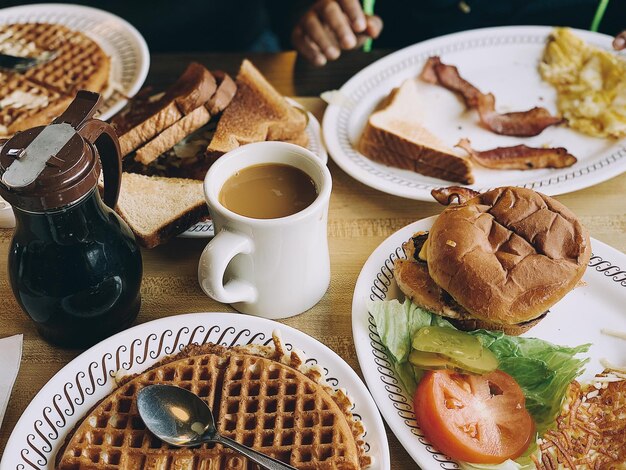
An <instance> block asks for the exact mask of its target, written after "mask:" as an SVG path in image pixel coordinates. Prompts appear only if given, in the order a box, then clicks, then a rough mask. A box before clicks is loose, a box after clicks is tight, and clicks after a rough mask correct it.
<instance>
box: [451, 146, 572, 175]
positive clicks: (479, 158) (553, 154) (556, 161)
mask: <svg viewBox="0 0 626 470" xmlns="http://www.w3.org/2000/svg"><path fill="white" fill-rule="evenodd" d="M456 147H460V148H462V149H463V150H465V151H466V152H467V153H468V154H469V156H470V158H471V159H472V160H474V161H475V162H476V163H478V164H479V165H481V166H484V167H487V168H494V169H496V170H534V169H536V168H566V167H568V166H572V165H573V164H574V163H576V161H577V160H576V157H574V156H573V155H571V154H570V153H568V152H567V149H565V148H563V147H556V148H535V147H527V146H526V145H515V146H513V147H497V148H495V149H491V150H484V151H482V152H479V151H477V150H474V149H473V148H472V147H471V145H470V141H469V140H468V139H461V140H460V141H459V143H458V144H456Z"/></svg>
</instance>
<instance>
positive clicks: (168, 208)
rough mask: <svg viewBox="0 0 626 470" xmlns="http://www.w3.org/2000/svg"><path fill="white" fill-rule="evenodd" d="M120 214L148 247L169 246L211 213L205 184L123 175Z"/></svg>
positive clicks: (118, 205)
mask: <svg viewBox="0 0 626 470" xmlns="http://www.w3.org/2000/svg"><path fill="white" fill-rule="evenodd" d="M115 210H116V212H117V213H118V214H119V215H120V216H121V217H122V219H124V221H125V222H126V223H127V224H128V225H129V227H130V228H131V230H132V231H133V233H134V234H135V237H136V238H137V241H138V242H139V244H140V245H142V246H144V247H146V248H153V247H155V246H157V245H160V244H162V243H165V242H166V241H168V240H169V239H170V238H172V237H175V236H176V235H178V234H180V233H182V232H184V231H185V230H187V229H188V228H189V227H190V226H191V225H193V224H195V223H196V222H198V221H199V220H200V219H202V218H203V217H205V216H207V215H208V214H209V210H208V207H207V205H206V202H205V199H204V191H203V189H202V181H197V180H190V179H185V178H166V177H160V176H144V175H139V174H135V173H122V184H121V188H120V196H119V199H118V201H117V206H116V207H115Z"/></svg>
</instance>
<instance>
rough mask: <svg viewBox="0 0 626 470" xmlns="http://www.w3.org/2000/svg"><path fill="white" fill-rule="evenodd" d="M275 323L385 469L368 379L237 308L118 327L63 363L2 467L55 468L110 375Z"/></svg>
mask: <svg viewBox="0 0 626 470" xmlns="http://www.w3.org/2000/svg"><path fill="white" fill-rule="evenodd" d="M275 329H280V331H281V333H282V338H283V341H284V343H285V345H286V347H287V349H289V350H291V347H292V345H293V346H295V347H296V348H298V349H300V350H302V351H304V353H305V354H306V356H307V358H308V359H307V360H306V363H307V364H319V365H320V366H322V367H323V369H324V372H325V376H326V380H327V382H328V383H329V384H330V385H331V386H332V387H334V388H340V387H341V388H344V389H346V391H347V393H348V395H349V396H350V397H352V399H353V400H354V402H355V406H354V409H353V410H352V413H353V415H354V416H355V418H356V419H360V420H362V422H363V424H364V426H365V429H366V434H365V437H364V441H365V443H366V444H365V447H366V451H367V454H368V455H370V456H371V457H372V459H373V461H374V463H373V465H372V467H371V468H372V470H383V469H388V468H389V466H390V463H389V462H390V461H389V446H388V444H387V435H386V434H385V428H384V426H383V421H382V419H381V417H380V414H379V412H378V410H377V409H376V405H375V404H374V402H373V400H372V397H371V396H370V394H369V393H368V391H367V389H366V388H365V385H363V382H362V381H361V379H359V377H358V376H357V375H356V373H355V372H354V371H353V370H352V368H351V367H350V366H349V365H348V364H346V363H345V362H344V361H343V359H341V358H340V357H339V356H337V354H335V353H334V352H333V351H331V350H330V349H329V348H327V347H326V346H324V345H323V344H321V343H320V342H319V341H317V340H315V339H313V338H311V337H310V336H308V335H306V334H304V333H302V332H300V331H298V330H296V329H294V328H291V327H289V326H286V325H282V324H280V323H277V322H274V321H271V320H265V319H263V318H257V317H251V316H247V315H242V314H236V313H194V314H188V315H176V316H172V317H168V318H162V319H160V320H155V321H151V322H148V323H144V324H142V325H139V326H136V327H134V328H131V329H129V330H126V331H123V332H121V333H119V334H117V335H115V336H112V337H111V338H108V339H106V340H104V341H102V342H101V343H99V344H97V345H96V346H94V347H92V348H91V349H89V350H87V351H86V352H84V353H83V354H81V355H80V356H78V357H77V358H76V359H74V360H73V361H72V362H70V363H69V364H68V365H67V366H65V367H64V368H63V369H61V370H60V371H59V372H58V373H57V374H56V375H55V376H54V377H52V379H50V381H49V382H48V383H47V384H46V385H45V386H44V387H43V388H42V389H41V391H40V392H39V393H38V394H37V395H36V396H35V398H33V401H32V402H31V403H30V405H28V408H26V410H25V411H24V413H23V414H22V416H21V417H20V419H19V421H18V422H17V424H16V425H15V429H13V432H12V433H11V436H10V437H9V440H8V442H7V446H6V450H5V453H4V456H3V458H2V461H1V462H0V470H19V469H24V468H29V469H35V470H43V469H53V467H54V456H55V454H56V452H57V451H58V450H59V448H60V447H61V445H62V444H63V442H64V440H65V437H66V435H67V433H68V432H69V431H70V430H72V428H73V427H74V426H75V425H76V424H77V423H78V422H79V421H80V420H82V418H83V417H84V416H85V414H87V412H88V411H89V410H90V409H91V408H92V407H93V406H94V405H96V403H98V402H99V401H100V400H102V399H103V398H104V397H106V396H107V395H108V394H109V393H110V392H111V391H112V390H113V389H114V388H115V386H114V379H113V375H114V373H115V372H116V371H120V370H121V371H123V372H124V373H126V372H128V371H130V372H132V373H136V372H140V371H142V370H145V369H147V368H148V367H150V366H151V365H152V364H154V363H155V362H157V361H158V360H159V358H161V357H163V356H165V355H168V354H172V353H175V352H178V351H179V350H181V349H182V348H183V346H185V345H187V344H190V343H192V342H197V343H201V344H202V343H205V342H208V341H210V342H213V343H217V344H222V345H224V346H232V345H236V344H249V343H257V344H259V343H263V344H267V343H269V342H271V338H272V331H273V330H275Z"/></svg>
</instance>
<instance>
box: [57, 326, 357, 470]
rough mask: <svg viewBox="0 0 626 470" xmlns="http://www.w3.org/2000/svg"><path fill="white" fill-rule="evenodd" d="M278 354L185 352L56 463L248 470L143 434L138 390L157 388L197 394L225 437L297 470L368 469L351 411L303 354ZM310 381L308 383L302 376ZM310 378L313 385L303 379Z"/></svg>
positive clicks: (229, 456)
mask: <svg viewBox="0 0 626 470" xmlns="http://www.w3.org/2000/svg"><path fill="white" fill-rule="evenodd" d="M274 339H275V345H276V346H275V348H271V349H270V348H265V349H264V348H257V349H258V350H256V351H251V350H250V349H249V348H231V349H226V348H223V347H221V346H216V345H211V344H208V345H203V346H197V345H192V346H188V347H187V348H186V349H185V350H184V351H183V352H182V353H180V354H178V355H176V356H174V357H170V358H166V359H165V360H164V361H162V362H161V363H159V364H157V365H156V366H155V367H153V368H152V369H150V370H148V371H146V372H144V373H142V374H139V375H137V376H135V377H133V378H130V379H129V380H128V381H126V382H125V383H124V384H122V385H121V386H120V387H118V388H117V389H116V390H115V391H114V392H113V393H112V394H111V395H109V396H108V397H107V398H105V399H104V400H103V401H102V402H100V403H99V404H98V405H97V406H96V407H95V408H94V409H93V410H92V411H91V412H90V414H89V415H88V416H87V417H86V418H84V420H83V421H82V422H81V423H80V424H79V425H78V426H77V428H75V430H74V431H73V432H72V433H70V435H69V437H68V439H67V440H66V442H65V445H64V447H63V448H62V449H61V450H60V452H59V453H58V454H57V458H56V464H57V466H56V468H57V469H58V470H70V469H71V470H80V469H108V470H114V469H115V470H117V469H128V470H130V469H133V470H134V469H156V468H158V469H159V470H170V469H171V470H174V469H176V470H184V469H203V470H213V469H215V470H217V469H231V470H236V469H242V470H243V469H251V468H257V467H256V466H255V465H253V464H251V463H250V462H248V461H247V459H245V458H244V457H242V456H240V455H239V454H237V453H235V452H233V451H231V450H230V449H226V448H223V447H222V446H220V445H214V444H202V445H201V446H199V447H196V448H193V449H191V448H175V447H170V446H168V445H167V444H165V443H163V442H161V441H160V440H159V439H157V438H156V437H154V436H153V435H152V434H151V433H150V432H149V431H147V430H146V429H145V426H144V424H143V421H142V420H141V418H140V417H139V414H138V412H137V408H136V395H137V392H138V391H139V390H141V388H143V387H145V386H147V385H150V384H155V383H160V384H171V385H177V386H179V387H183V388H185V389H187V390H191V391H192V392H194V393H196V394H197V395H198V396H200V397H201V398H202V399H203V400H205V401H206V403H207V404H208V405H209V406H210V407H211V408H212V410H213V413H214V416H215V417H216V422H217V423H218V431H219V432H220V433H222V434H223V435H225V436H228V437H230V438H232V439H235V440H237V441H238V442H240V443H242V444H245V445H248V446H251V447H254V448H255V449H257V450H260V451H261V452H263V453H265V454H267V455H270V456H272V457H274V458H276V459H279V460H281V461H284V462H287V463H290V464H291V465H293V466H294V467H296V468H299V469H329V470H330V469H359V468H362V467H363V466H367V465H368V464H369V458H368V457H366V456H365V455H364V452H363V442H362V441H361V439H360V436H361V435H362V434H363V427H362V426H361V425H360V422H356V421H355V420H354V418H353V417H352V415H351V414H350V412H349V409H350V407H351V402H350V400H349V399H348V398H347V396H346V395H345V394H343V393H342V392H335V391H334V390H332V389H331V388H330V387H329V386H328V385H326V384H325V383H324V382H323V381H322V380H321V374H320V372H319V370H318V369H310V370H308V371H307V370H305V369H304V368H303V367H302V359H301V358H300V357H299V356H298V355H297V354H292V355H291V356H290V357H286V356H283V354H282V353H283V349H282V345H281V344H280V341H279V340H278V338H277V337H276V336H275V337H274ZM303 372H304V373H303ZM305 373H306V375H305Z"/></svg>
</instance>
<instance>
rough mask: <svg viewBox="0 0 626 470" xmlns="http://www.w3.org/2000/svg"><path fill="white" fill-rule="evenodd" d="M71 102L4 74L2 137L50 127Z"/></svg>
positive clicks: (0, 94) (0, 87)
mask: <svg viewBox="0 0 626 470" xmlns="http://www.w3.org/2000/svg"><path fill="white" fill-rule="evenodd" d="M70 101H71V98H70V97H69V96H67V95H62V94H60V93H57V92H56V91H54V90H51V89H49V88H46V87H43V86H41V85H39V84H37V83H34V82H31V81H30V80H28V79H26V78H24V77H23V76H22V75H19V74H4V73H0V135H11V134H14V133H15V132H17V131H19V130H23V129H28V128H31V127H34V126H42V125H45V124H48V123H49V122H50V121H52V120H53V119H54V118H55V117H56V116H58V115H59V114H61V113H62V112H63V110H65V108H67V106H68V105H69V103H70Z"/></svg>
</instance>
